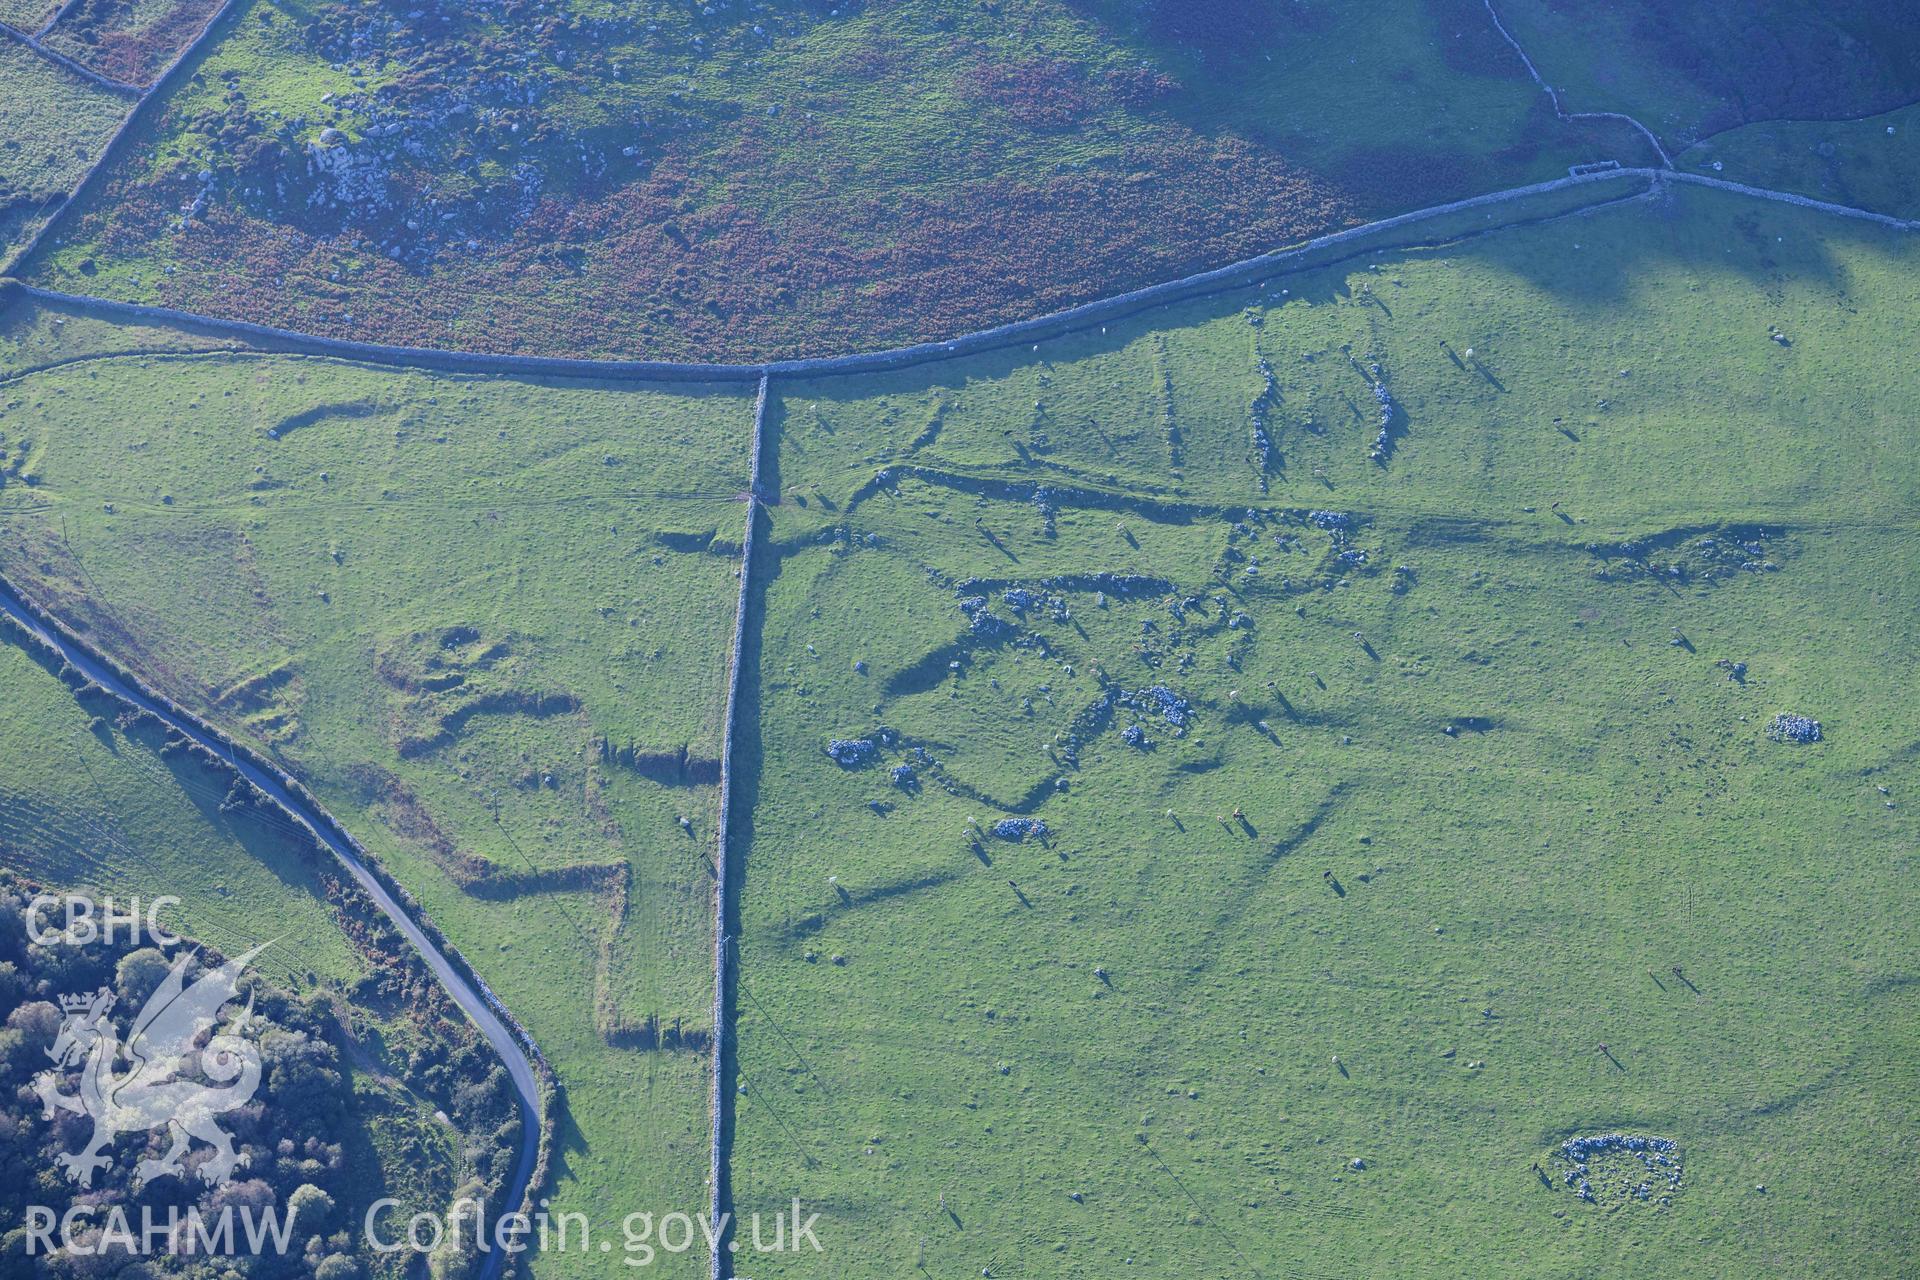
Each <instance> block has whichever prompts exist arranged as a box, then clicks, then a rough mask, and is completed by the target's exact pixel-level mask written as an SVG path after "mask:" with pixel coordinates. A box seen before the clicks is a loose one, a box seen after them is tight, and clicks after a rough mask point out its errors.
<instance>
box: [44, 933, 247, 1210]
mask: <svg viewBox="0 0 1920 1280" xmlns="http://www.w3.org/2000/svg"><path fill="white" fill-rule="evenodd" d="M267 945H270V944H263V945H261V946H258V947H255V948H254V949H253V950H252V951H249V952H247V953H246V954H245V955H243V956H240V957H239V958H237V959H233V960H229V961H227V962H226V963H225V964H223V965H221V966H220V967H219V968H218V969H215V970H213V971H211V972H209V973H206V974H203V975H201V977H200V978H199V979H198V980H197V981H196V982H194V984H193V985H192V986H187V985H186V981H185V980H186V972H187V966H188V965H189V964H191V963H192V962H193V957H194V953H192V952H189V951H183V952H181V954H180V957H179V959H177V960H175V961H174V962H173V967H172V969H171V970H169V971H168V973H167V976H166V978H165V979H163V980H162V981H161V983H160V986H159V988H158V989H157V990H155V991H154V993H153V995H152V996H151V997H149V998H148V1000H147V1002H146V1004H145V1005H143V1006H142V1007H141V1009H140V1013H139V1016H137V1017H136V1018H134V1020H133V1026H132V1028H131V1029H130V1031H129V1032H128V1035H127V1039H126V1042H125V1043H124V1044H122V1043H121V1041H120V1037H119V1033H118V1032H117V1031H116V1030H115V1028H114V1025H113V1022H112V1020H111V1019H110V1018H109V1017H108V1016H107V1015H108V1014H109V1012H110V1011H111V1010H112V1008H113V1002H114V993H113V992H112V991H111V990H109V989H107V988H105V987H102V988H101V989H100V990H98V991H96V992H93V993H91V994H87V995H80V996H62V997H61V998H60V1003H61V1006H62V1007H63V1008H64V1009H65V1010H66V1014H67V1018H66V1021H65V1022H64V1023H63V1024H62V1025H61V1027H60V1032H59V1034H58V1036H57V1037H56V1038H55V1040H54V1043H53V1047H52V1048H51V1049H49V1050H47V1056H48V1057H50V1058H52V1059H53V1061H54V1063H55V1066H54V1067H53V1068H52V1069H50V1070H46V1071H42V1072H41V1073H40V1074H39V1075H38V1076H36V1077H34V1091H35V1092H36V1093H38V1094H39V1095H40V1101H41V1103H42V1105H43V1106H44V1107H45V1108H46V1116H47V1118H48V1119H52V1118H53V1115H54V1113H55V1111H56V1110H58V1111H71V1112H73V1113H75V1114H77V1115H85V1116H88V1117H91V1118H92V1120H93V1137H92V1139H91V1140H90V1141H89V1142H88V1143H87V1145H86V1146H85V1147H84V1148H83V1149H82V1150H80V1151H79V1152H77V1153H71V1154H70V1153H64V1152H63V1153H62V1154H61V1155H60V1156H59V1163H60V1167H61V1168H62V1169H64V1170H65V1171H66V1174H67V1177H68V1178H70V1179H72V1180H73V1181H74V1182H76V1183H78V1184H79V1185H80V1186H82V1187H90V1186H92V1185H93V1175H94V1173H95V1172H96V1171H97V1170H100V1169H103V1168H105V1167H106V1165H107V1164H108V1157H107V1156H106V1155H105V1154H103V1153H104V1152H106V1151H108V1150H109V1149H110V1148H111V1147H112V1146H113V1140H114V1138H115V1137H116V1136H118V1135H119V1134H122V1133H146V1132H150V1131H152V1130H154V1129H158V1128H161V1127H162V1126H164V1127H166V1128H167V1129H169V1130H170V1131H171V1136H172V1143H171V1145H170V1146H169V1147H168V1148H167V1151H166V1154H165V1155H163V1156H161V1157H160V1158H159V1159H157V1160H142V1161H141V1162H140V1164H139V1165H138V1167H137V1168H136V1169H135V1170H134V1183H135V1185H136V1186H141V1185H145V1184H146V1183H147V1182H150V1181H152V1180H153V1179H154V1178H159V1177H163V1176H166V1175H168V1174H173V1175H175V1176H185V1172H186V1170H185V1169H184V1167H183V1166H182V1165H181V1163H180V1157H181V1156H183V1155H185V1154H186V1152H187V1147H188V1145H189V1139H192V1138H198V1139H199V1140H200V1141H202V1142H204V1143H206V1144H208V1145H209V1146H211V1147H212V1148H213V1149H214V1153H213V1156H212V1158H211V1159H209V1160H207V1161H206V1162H205V1163H204V1164H202V1165H201V1166H200V1168H199V1170H198V1172H199V1175H200V1177H201V1179H202V1180H203V1181H205V1182H208V1183H212V1184H219V1183H223V1182H226V1181H228V1180H229V1179H230V1178H232V1176H233V1171H234V1169H235V1168H236V1167H238V1166H243V1165H245V1164H246V1163H247V1156H246V1153H245V1152H239V1153H236V1152H235V1151H234V1149H233V1139H232V1137H230V1136H229V1135H228V1134H227V1132H226V1131H225V1130H224V1129H222V1128H221V1127H220V1126H219V1125H217V1124H215V1123H214V1117H215V1116H218V1115H219V1114H221V1113H222V1112H225V1111H231V1110H233V1109H234V1108H235V1107H237V1106H240V1105H242V1104H243V1103H245V1102H246V1101H247V1100H248V1099H250V1098H252V1097H253V1092H254V1090H255V1089H257V1088H258V1087H259V1086H260V1048H259V1046H258V1045H257V1044H255V1043H254V1042H253V1041H251V1040H249V1039H247V1038H245V1033H246V1031H247V1028H248V1025H249V1023H250V1022H251V1021H252V1019H253V996H252V994H251V993H249V995H248V997H247V1005H246V1008H245V1009H244V1010H243V1011H242V1012H241V1013H240V1015H239V1017H238V1018H236V1019H234V1020H233V1021H232V1022H231V1023H230V1024H229V1025H228V1026H227V1027H226V1028H224V1029H222V1030H221V1031H220V1032H219V1033H218V1034H216V1035H214V1036H212V1037H211V1038H209V1039H208V1040H207V1041H206V1043H205V1044H204V1045H202V1044H201V1043H200V1040H201V1037H202V1036H204V1035H205V1034H206V1033H207V1032H208V1031H210V1030H212V1029H214V1028H215V1027H216V1026H217V1025H218V1024H219V1021H220V1017H219V1015H220V1010H221V1008H222V1007H223V1006H225V1005H226V1004H228V1003H229V1002H231V1001H233V1000H235V999H237V998H238V996H239V983H240V975H241V973H242V972H243V971H244V970H245V969H246V967H247V964H248V962H249V961H251V960H252V959H253V958H254V957H255V956H257V955H259V954H260V952H261V951H263V950H265V949H266V946H267ZM196 1061H197V1062H198V1064H199V1067H200V1074H201V1075H203V1076H205V1078H206V1079H207V1080H210V1081H213V1083H212V1084H205V1083H202V1082H201V1081H199V1080H197V1079H191V1078H185V1079H183V1078H182V1076H183V1075H184V1074H186V1073H189V1072H190V1071H191V1068H192V1067H193V1065H194V1063H195V1062H196ZM76 1065H77V1066H78V1067H79V1071H80V1091H79V1092H78V1093H62V1092H60V1085H61V1084H62V1082H63V1081H64V1080H65V1078H66V1075H67V1073H68V1072H70V1071H72V1070H73V1069H74V1067H75V1066H76Z"/></svg>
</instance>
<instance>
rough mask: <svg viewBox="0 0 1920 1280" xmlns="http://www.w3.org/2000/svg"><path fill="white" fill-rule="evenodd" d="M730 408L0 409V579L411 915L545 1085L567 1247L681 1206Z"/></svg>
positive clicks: (49, 381)
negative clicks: (277, 773) (314, 803)
mask: <svg viewBox="0 0 1920 1280" xmlns="http://www.w3.org/2000/svg"><path fill="white" fill-rule="evenodd" d="M28 328H29V329H33V331H36V332H42V333H44V331H45V330H44V326H40V327H38V328H37V329H34V327H33V326H28ZM78 337H79V338H81V339H87V340H90V341H91V342H92V344H93V345H95V346H106V347H108V348H110V347H111V346H112V345H113V344H110V343H105V342H104V341H103V340H102V336H101V335H99V334H93V335H86V334H82V335H78ZM128 341H129V344H130V345H133V346H135V347H139V346H141V345H143V343H144V341H145V336H144V335H130V337H129V340H128ZM751 420H752V398H751V396H750V395H749V394H747V393H746V392H745V391H743V390H740V389H737V388H736V389H727V390H721V389H714V388H706V387H698V386H669V387H659V388H652V387H649V388H644V389H639V390H634V389H627V388H621V387H615V386H610V385H601V384H590V383H561V382H532V381H517V380H511V379H493V378H465V377H458V376H450V375H449V376H436V375H431V374H425V373H401V372H392V371H387V370H377V369H372V368H367V367H361V366H356V365H352V364H347V363H342V362H337V361H330V360H323V359H314V358H306V357H300V356H291V355H272V354H266V353H260V352H252V353H234V352H213V353H189V354H182V355H148V354H130V355H123V356H112V355H109V356H105V357H103V358H98V359H93V360H88V361H84V362H80V363H73V364H68V365H64V366H60V367H57V368H53V369H50V370H46V371H44V372H40V373H35V374H29V375H26V376H24V377H20V378H17V379H15V380H14V381H13V382H11V383H9V384H7V385H6V386H5V387H4V388H0V434H4V435H5V437H6V445H5V446H4V447H5V449H6V451H7V457H6V474H5V487H4V488H0V521H4V523H5V527H6V529H7V534H8V536H7V538H6V539H5V541H4V544H3V545H4V549H0V572H3V573H4V574H5V575H6V576H7V577H8V579H9V580H10V581H12V582H14V583H15V584H16V585H17V586H18V587H19V588H20V589H21V590H22V591H24V592H26V593H28V594H30V595H32V596H33V597H35V598H36V599H37V600H39V601H40V602H41V603H43V604H44V605H47V606H48V607H50V608H52V609H54V610H55V611H56V612H58V613H59V614H60V615H61V616H62V617H64V618H65V619H67V620H68V621H69V622H70V623H71V624H72V625H74V626H76V627H78V628H79V629H81V630H82V631H83V632H84V633H86V634H87V635H88V636H89V637H90V638H91V639H92V640H93V642H94V643H96V644H98V645H100V646H101V647H102V648H103V649H105V650H107V651H109V652H112V653H113V654H114V655H115V656H116V657H118V658H119V659H120V660H121V661H123V662H125V663H127V664H128V665H129V666H130V667H131V668H132V669H133V670H134V671H136V672H137V673H139V674H140V675H141V676H142V677H143V678H144V679H145V680H147V681H148V682H149V683H150V684H151V685H152V686H154V687H156V688H158V689H161V690H163V691H165V692H167V693H168V694H170V695H171V696H173V697H174V698H175V699H176V700H178V701H180V702H181V703H183V704H184V705H186V706H188V707H189V708H191V709H193V710H195V711H196V712H197V713H199V714H201V715H203V716H205V717H206V718H208V719H209V720H211V721H213V722H215V723H217V724H219V725H222V726H223V727H226V728H228V729H229V730H231V731H233V732H235V733H237V734H239V735H240V736H242V737H243V738H245V739H247V740H249V741H251V742H253V743H255V744H256V745H258V746H259V747H260V748H261V749H263V750H264V751H266V752H267V753H268V754H270V755H271V756H272V757H273V758H275V759H276V760H278V761H280V762H281V763H282V764H284V765H285V766H286V767H287V768H289V769H290V770H291V771H293V772H294V773H295V774H297V775H298V776H300V777H301V778H303V779H304V780H305V781H306V782H308V784H309V785H310V786H311V787H312V789H313V790H314V792H315V793H316V795H318V796H319V797H320V799H321V801H322V802H323V803H324V804H326V805H327V806H328V808H329V809H330V810H331V811H332V812H333V813H334V814H335V815H336V816H337V817H338V818H340V819H341V821H343V822H344V823H345V824H346V826H347V827H348V829H349V830H350V831H352V832H353V833H354V834H355V835H356V836H358V837H359V838H360V839H361V840H362V841H363V842H364V843H365V845H366V846H367V847H368V848H369V849H370V850H371V851H372V852H373V854H374V855H375V856H376V857H377V858H379V859H380V860H381V861H382V862H383V863H384V864H385V865H386V867H387V868H388V869H389V870H390V871H391V872H392V873H393V874H394V875H395V877H396V878H398V879H399V880H400V881H401V882H402V883H403V884H405V885H406V886H407V887H408V888H409V889H411V890H412V891H413V892H414V893H415V894H416V896H417V897H418V898H419V899H420V901H421V903H422V904H423V906H424V907H425V909H426V911H427V914H428V915H429V916H430V917H431V918H432V919H433V920H434V921H435V922H436V923H437V924H438V925H439V926H440V927H441V929H442V930H443V931H444V932H445V933H446V935H447V937H448V938H449V939H450V940H451V941H452V943H453V944H454V945H455V946H456V947H459V948H460V949H461V950H462V951H463V952H464V953H465V955H466V956H467V958H468V960H469V961H470V962H471V963H472V965H473V967H474V968H475V969H476V970H477V972H478V973H479V974H480V975H481V977H482V978H484V979H485V980H486V981H487V982H488V983H489V984H490V985H491V986H492V987H493V989H494V990H495V991H496V992H498V993H499V995H500V997H501V999H502V1000H503V1001H504V1002H505V1003H506V1005H507V1007H508V1008H510V1009H512V1010H513V1011H514V1012H515V1014H516V1015H517V1016H518V1017H520V1018H521V1019H522V1020H523V1021H524V1023H525V1025H526V1026H527V1028H528V1029H529V1031H530V1032H531V1034H532V1035H533V1036H534V1037H535V1039H536V1041H537V1042H538V1043H539V1045H540V1046H541V1049H542V1051H543V1052H544V1053H545V1055H546V1056H547V1058H548V1059H549V1061H550V1062H551V1063H552V1065H553V1067H554V1069H555V1071H556V1073H557V1075H558V1077H559V1080H560V1083H561V1086H562V1088H563V1090H564V1099H565V1109H564V1112H563V1122H562V1123H563V1131H562V1133H561V1134H560V1137H559V1142H558V1146H557V1151H556V1168H557V1171H558V1187H557V1190H556V1191H555V1193H554V1205H555V1208H556V1209H566V1210H571V1209H575V1208H578V1209H581V1210H583V1211H586V1212H589V1213H591V1214H592V1215H594V1218H595V1220H596V1222H597V1223H598V1224H599V1225H600V1226H601V1227H603V1228H605V1227H607V1226H608V1225H609V1222H608V1216H609V1215H610V1217H611V1222H613V1223H617V1222H618V1219H619V1217H620V1216H621V1215H622V1214H624V1213H625V1212H627V1211H629V1208H645V1207H651V1208H653V1209H654V1210H655V1211H656V1212H664V1211H666V1209H667V1208H670V1207H682V1206H685V1207H698V1206H699V1205H701V1204H704V1202H705V1201H704V1193H703V1192H702V1190H701V1186H702V1181H703V1179H704V1178H705V1176H706V1172H707V1148H706V1142H705V1136H706V1115H707V1095H708V1089H707V1080H706V1075H705V1071H704V1068H703V1065H702V1064H703V1063H704V1062H705V1058H704V1056H703V1055H702V1054H701V1053H700V1049H701V1048H702V1047H703V1046H704V1044H705V1043H706V1040H707V1038H708V1037H709V1036H710V1034H711V1028H710V1025H709V1020H710V1007H711V999H712V997H711V991H712V980H711V966H712V950H711V941H710V939H711V937H712V928H711V921H712V897H711V883H712V880H711V877H712V866H711V840H712V835H713V813H714V809H715V795H714V787H713V785H712V783H713V778H714V773H715V765H714V759H715V757H716V755H717V750H718V743H719V734H720V716H721V711H722V705H723V698H724V686H725V673H726V662H727V647H728V643H729V639H730V634H731V630H732V604H733V600H734V598H735V593H736V592H737V583H736V579H735V576H734V574H735V569H736V565H737V560H738V554H739V553H738V547H739V543H738V539H739V538H740V533H741V528H742V522H743V519H744V514H743V508H742V505H741V503H740V502H739V501H738V495H739V493H740V492H741V491H742V490H743V489H744V488H745V487H746V473H747V450H748V436H749V434H750V427H751ZM682 1261H683V1262H684V1261H686V1260H685V1259H682ZM569 1264H571V1265H573V1266H576V1267H577V1266H581V1265H585V1262H584V1260H582V1259H580V1258H579V1257H577V1256H576V1257H574V1258H572V1259H571V1260H564V1261H563V1260H555V1261H554V1262H553V1263H552V1267H551V1269H552V1270H553V1271H554V1272H555V1273H556V1274H558V1273H560V1272H562V1271H564V1270H565V1269H566V1268H567V1267H568V1266H569ZM688 1265H691V1263H688Z"/></svg>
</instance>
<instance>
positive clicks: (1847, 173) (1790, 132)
mask: <svg viewBox="0 0 1920 1280" xmlns="http://www.w3.org/2000/svg"><path fill="white" fill-rule="evenodd" d="M1674 161H1675V163H1677V164H1678V165H1679V166H1680V167H1681V168H1683V169H1691V170H1694V171H1695V172H1702V173H1714V174H1717V175H1718V176H1720V177H1723V178H1732V179H1734V180H1735V181H1738V182H1745V183H1748V184H1750V185H1752V186H1765V187H1774V188H1777V189H1780V190H1784V191H1794V192H1798V193H1800V194H1803V195H1809V196H1813V197H1814V198H1815V199H1819V200H1831V201H1833V202H1834V203H1836V204H1845V205H1852V206H1853V207H1854V208H1856V209H1871V210H1873V211H1874V212H1875V213H1885V214H1891V215H1892V216H1893V217H1896V218H1908V219H1913V218H1920V105H1915V106H1905V107H1900V108H1897V109H1896V110H1893V111H1889V112H1886V113H1885V114H1883V115H1877V116H1868V117H1866V118H1865V119H1863V120H1767V121H1762V122H1761V123H1759V124H1750V125H1745V126H1742V127H1740V128H1737V129H1729V130H1727V131H1726V132H1725V133H1721V134H1716V135H1714V136H1713V137H1712V138H1709V139H1707V140H1706V141H1704V142H1700V143H1697V144H1696V145H1694V146H1691V147H1689V148H1687V150H1686V151H1684V152H1682V153H1681V154H1680V155H1677V156H1675V157H1674ZM1716 163H1717V164H1719V165H1720V168H1719V169H1717V170H1716V169H1714V168H1713V166H1714V165H1715V164H1716Z"/></svg>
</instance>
